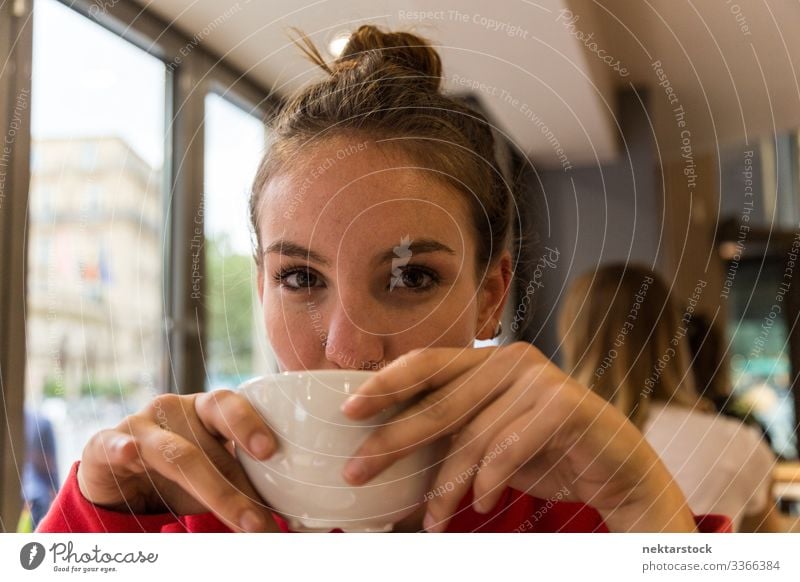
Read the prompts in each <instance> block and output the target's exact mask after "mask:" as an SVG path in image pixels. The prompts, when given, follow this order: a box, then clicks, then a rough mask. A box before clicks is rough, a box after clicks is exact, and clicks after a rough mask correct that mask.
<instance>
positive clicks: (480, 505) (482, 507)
mask: <svg viewBox="0 0 800 582" xmlns="http://www.w3.org/2000/svg"><path fill="white" fill-rule="evenodd" d="M472 509H473V510H474V511H476V512H477V513H486V512H487V511H489V508H488V507H486V502H485V501H484V500H483V499H476V500H475V501H473V502H472Z"/></svg>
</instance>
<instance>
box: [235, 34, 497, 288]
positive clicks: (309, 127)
mask: <svg viewBox="0 0 800 582" xmlns="http://www.w3.org/2000/svg"><path fill="white" fill-rule="evenodd" d="M294 30H297V29H294ZM298 32H299V31H298ZM300 35H301V37H302V41H303V44H304V45H305V46H303V45H301V44H300V43H299V42H298V41H296V40H295V43H296V44H297V45H298V46H300V48H301V49H302V50H303V52H304V53H305V54H306V56H308V57H309V58H310V59H311V61H312V62H314V63H315V64H317V65H318V66H319V67H321V68H322V69H323V70H324V71H325V72H326V73H327V74H328V76H327V77H326V78H325V79H323V80H322V81H319V82H316V83H314V84H311V85H310V86H308V87H305V88H303V89H301V90H300V91H299V92H298V93H297V94H295V95H294V96H293V97H292V98H291V99H289V100H288V102H287V103H286V104H285V106H284V107H282V108H281V110H280V111H279V112H278V114H277V115H276V116H275V117H274V118H273V119H272V120H271V121H270V122H269V124H268V125H269V130H268V133H269V138H270V143H269V144H268V146H267V150H266V153H265V154H264V157H263V159H262V161H261V163H260V165H259V168H258V171H257V173H256V177H255V180H254V182H253V187H252V193H251V197H250V220H251V223H252V228H253V230H254V233H255V260H256V264H257V265H258V266H259V268H260V267H261V260H262V257H261V255H262V252H263V251H262V248H263V247H262V241H261V238H260V233H259V229H258V222H259V220H258V218H259V211H260V207H261V206H262V205H261V204H260V197H261V193H262V192H263V191H264V188H265V187H266V185H267V183H268V182H269V181H270V179H272V178H273V177H275V176H276V175H278V174H279V173H280V172H281V171H283V170H285V169H286V164H287V162H288V161H290V160H292V162H293V163H294V162H295V160H297V159H298V158H297V156H298V155H301V153H302V151H304V150H305V151H308V148H309V147H312V146H313V145H314V144H315V143H318V142H320V141H322V140H324V139H329V138H331V137H334V136H358V137H363V138H366V139H369V140H372V141H378V140H390V142H389V143H391V144H392V145H391V147H395V148H399V150H400V151H401V152H402V153H403V154H405V155H406V156H408V157H409V158H410V159H412V160H413V162H414V163H415V165H419V166H423V167H425V168H430V169H432V170H433V174H434V175H436V176H437V177H438V179H440V180H446V181H447V182H448V183H450V184H451V185H453V186H455V187H456V188H457V189H458V190H459V191H461V192H464V193H465V195H466V196H467V197H468V199H469V206H470V208H471V215H472V223H473V226H474V228H475V234H476V241H477V248H478V251H477V257H476V258H477V269H478V273H479V274H480V273H481V272H482V271H483V269H485V268H486V267H487V266H488V265H490V264H492V263H493V261H494V259H495V258H497V257H498V256H499V254H500V253H501V252H502V251H503V249H504V248H506V245H507V244H508V242H509V237H510V231H511V225H512V223H511V217H512V209H513V204H512V202H513V195H512V193H511V191H510V189H509V188H508V187H507V185H506V183H505V181H504V179H503V176H502V174H501V172H500V170H499V165H498V164H497V160H496V159H495V149H494V137H493V135H492V131H491V127H490V125H489V122H488V121H487V120H486V118H485V117H484V116H483V115H481V114H480V113H479V112H477V111H475V110H473V109H471V108H470V107H468V106H467V105H466V104H464V103H462V102H461V101H460V100H458V99H455V98H452V97H449V96H446V95H444V94H443V93H442V92H441V91H440V85H441V80H442V65H441V60H440V58H439V55H438V53H437V52H436V51H435V50H434V49H433V48H432V47H431V46H430V44H429V43H428V42H427V41H426V40H424V39H423V38H420V37H419V36H416V35H415V34H412V33H408V32H384V31H382V30H380V29H379V28H378V27H376V26H371V25H364V26H360V27H359V28H358V29H357V30H356V31H355V32H353V33H352V35H351V36H350V38H349V40H348V42H347V45H346V46H345V48H344V50H343V52H342V54H341V56H339V58H337V59H336V60H335V61H334V62H333V63H331V64H328V63H326V62H325V60H324V58H323V57H322V56H321V55H320V53H319V51H318V50H317V48H316V47H315V46H314V44H313V42H311V40H309V39H308V37H306V36H305V35H304V34H302V33H300ZM382 143H387V142H383V141H382Z"/></svg>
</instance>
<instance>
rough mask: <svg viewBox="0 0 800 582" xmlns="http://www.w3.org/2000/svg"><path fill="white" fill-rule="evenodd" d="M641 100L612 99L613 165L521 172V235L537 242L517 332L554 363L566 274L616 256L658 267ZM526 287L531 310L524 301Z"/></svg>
mask: <svg viewBox="0 0 800 582" xmlns="http://www.w3.org/2000/svg"><path fill="white" fill-rule="evenodd" d="M642 103H646V99H645V95H644V94H643V93H642V92H641V91H640V92H639V93H638V96H637V94H636V93H635V92H634V91H633V90H630V91H625V92H623V93H620V95H619V97H618V106H617V111H618V115H617V117H616V118H617V121H618V123H619V130H620V131H621V133H620V135H619V139H620V147H619V151H620V155H619V156H618V159H617V160H615V161H614V162H612V163H606V164H599V165H595V166H591V167H576V168H573V169H571V170H567V171H564V170H563V169H561V168H559V169H554V170H538V171H537V170H536V168H535V163H534V168H530V167H529V168H528V170H527V173H526V175H525V176H524V182H525V188H524V192H523V200H524V205H525V207H526V212H525V215H526V223H525V224H524V232H525V234H526V237H530V238H531V240H537V239H538V242H537V243H536V244H535V245H531V247H530V250H529V253H528V258H527V261H528V262H529V263H530V264H529V265H527V266H526V268H525V269H521V270H520V272H519V280H518V297H519V298H520V299H519V301H518V308H520V311H523V310H525V311H528V312H532V313H529V322H528V325H527V327H526V328H524V329H522V330H521V334H520V335H521V338H522V339H525V340H527V341H530V342H532V343H534V344H535V345H536V346H537V347H539V349H541V350H542V351H543V352H544V353H545V354H547V355H548V356H550V357H554V358H555V359H556V360H557V361H558V360H559V357H558V343H559V342H558V337H557V329H556V322H557V315H558V311H557V310H558V307H559V305H560V301H561V298H562V297H563V294H564V292H565V291H566V289H567V286H568V285H569V283H570V282H571V281H572V279H573V278H574V277H576V276H578V275H580V274H582V273H583V272H585V271H587V270H590V269H593V268H595V267H596V266H597V265H599V264H601V263H609V262H615V261H625V262H635V263H643V264H646V265H648V266H650V267H652V268H655V269H656V270H659V267H660V263H661V256H663V254H664V252H665V245H664V244H660V243H661V242H662V240H663V239H664V236H665V233H664V232H663V224H662V216H663V209H662V199H663V197H662V194H661V179H660V176H659V174H658V173H657V167H658V165H657V159H656V148H655V141H654V138H653V134H652V132H651V127H650V124H649V122H648V116H647V111H646V110H645V108H644V107H643V105H642ZM548 249H551V250H548ZM556 255H557V256H558V261H557V262H556V261H553V260H551V259H552V258H553V257H554V256H556ZM545 259H547V260H545ZM553 264H555V266H553ZM537 265H538V268H537ZM526 290H527V291H526ZM526 292H527V295H528V297H529V298H530V299H531V305H534V307H533V309H529V308H527V306H523V298H524V297H525V295H526Z"/></svg>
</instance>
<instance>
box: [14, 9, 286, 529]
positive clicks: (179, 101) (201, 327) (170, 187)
mask: <svg viewBox="0 0 800 582" xmlns="http://www.w3.org/2000/svg"><path fill="white" fill-rule="evenodd" d="M34 1H35V0H16V1H15V2H5V3H0V38H1V39H3V40H2V41H0V62H3V63H7V67H8V69H9V70H10V73H9V74H4V75H2V76H0V120H2V122H3V123H2V127H3V128H4V129H5V128H7V127H9V122H10V120H11V118H12V115H13V114H14V111H13V110H14V98H13V96H14V95H19V94H20V92H21V91H28V97H29V99H30V97H31V95H30V89H31V67H32V56H33V55H32V50H33V2H34ZM58 1H59V2H61V3H62V4H64V5H65V6H67V7H69V8H71V9H73V10H75V11H76V12H78V13H79V14H81V15H83V16H84V17H86V18H89V19H90V20H91V21H93V22H94V23H96V24H99V25H100V26H102V27H104V28H106V29H107V30H109V31H111V32H113V33H115V34H116V35H117V36H119V37H120V38H122V39H123V40H126V41H128V42H131V43H132V44H134V45H135V46H137V47H139V48H140V49H142V50H144V51H145V52H146V53H148V54H150V55H151V56H154V57H156V58H158V59H159V60H161V61H162V62H164V64H165V65H166V71H165V74H166V75H167V79H166V84H165V86H166V91H165V93H166V94H165V118H166V127H165V132H164V136H165V160H164V190H163V191H164V192H165V193H166V194H167V195H166V196H165V199H164V217H165V226H166V229H165V235H164V236H165V247H164V248H165V251H164V252H165V255H164V257H163V266H164V267H163V275H164V280H163V281H164V282H163V287H162V290H163V291H164V296H163V304H164V317H165V326H164V327H165V329H164V333H165V334H166V341H165V346H166V349H167V355H168V357H169V361H170V365H169V366H168V370H167V375H168V377H167V378H164V379H162V380H163V385H164V386H165V390H166V391H169V392H175V393H179V394H188V393H194V392H201V391H202V390H203V387H204V384H205V379H204V378H205V367H204V365H203V350H202V346H203V343H204V339H205V336H206V328H205V312H204V309H203V305H202V299H197V300H194V299H192V293H191V291H192V289H191V268H192V249H191V248H190V247H191V245H190V244H189V243H188V241H189V240H190V239H191V234H192V232H193V229H194V217H195V216H197V214H198V212H199V211H200V209H201V207H202V194H203V184H204V176H203V171H204V168H203V164H204V156H203V153H204V144H203V139H204V136H203V131H201V130H202V127H203V122H204V117H205V107H204V101H205V96H206V93H208V92H214V93H217V94H219V95H221V96H222V97H224V98H225V99H228V100H230V101H231V102H233V103H234V104H236V105H238V106H239V107H241V108H242V109H244V110H245V111H247V112H248V113H250V114H251V115H255V116H256V117H258V118H259V119H261V120H262V121H264V120H266V119H267V118H268V117H269V116H271V115H272V114H273V113H274V112H275V111H276V110H277V108H278V107H280V105H281V100H280V99H279V98H278V97H277V96H275V95H274V94H273V92H272V91H271V90H270V89H269V88H266V87H264V86H262V85H261V84H260V83H259V82H257V81H256V80H255V79H253V78H252V77H251V76H249V75H248V74H247V73H244V72H241V71H239V70H238V69H237V68H235V67H234V66H232V65H231V64H230V63H227V62H225V61H224V60H223V59H222V58H221V57H220V56H219V55H217V54H215V53H213V52H212V51H209V50H208V49H207V48H206V47H204V46H199V45H197V46H196V43H195V42H192V39H190V37H189V36H187V35H185V34H183V33H182V32H180V31H178V30H177V29H175V28H174V27H172V26H171V25H170V23H167V22H166V21H164V20H162V19H161V18H159V17H158V16H156V15H155V14H153V13H152V12H151V11H149V10H148V9H147V8H146V7H142V6H140V5H139V4H138V3H136V2H134V1H133V0H116V1H115V2H113V3H111V2H105V1H103V0H96V1H90V0H71V1H70V0H58ZM187 47H191V50H187ZM184 53H186V54H184ZM4 73H5V71H4ZM29 102H30V101H29ZM29 112H30V107H28V108H27V109H26V111H25V112H24V114H23V115H22V117H23V119H22V123H21V127H20V130H19V132H18V134H17V137H16V140H15V142H14V144H13V147H12V152H11V154H10V155H9V161H8V167H7V175H6V181H5V188H4V193H5V194H6V196H5V200H3V201H2V202H3V204H2V208H1V209H0V233H2V234H1V235H0V280H2V281H3V282H4V283H3V285H0V391H2V398H0V416H2V417H3V418H4V419H7V420H8V423H9V426H8V430H4V431H0V489H2V490H3V491H7V492H9V493H8V494H6V495H3V496H2V498H0V531H14V530H15V529H16V523H17V520H18V518H19V513H20V510H21V499H20V498H19V496H18V495H14V494H13V492H14V491H17V490H19V487H20V467H21V462H20V459H23V458H24V427H23V406H24V400H25V383H24V382H25V366H26V353H25V345H26V341H25V338H26V329H25V309H26V289H25V287H26V277H27V274H26V271H25V265H26V256H25V255H26V253H27V252H28V245H27V220H28V217H27V210H28V196H29V185H30V163H31V161H30V152H31V148H30V146H31V144H30V113H29ZM11 191H13V193H14V195H13V204H12V197H11V195H10V192H11ZM202 252H203V251H202V249H201V250H200V253H201V254H200V257H199V259H200V261H201V264H204V262H205V257H204V256H203V254H202ZM202 281H203V280H202V279H201V285H202ZM202 295H203V294H202V292H201V294H200V296H201V297H202Z"/></svg>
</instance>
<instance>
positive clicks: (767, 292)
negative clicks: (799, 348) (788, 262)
mask: <svg viewBox="0 0 800 582" xmlns="http://www.w3.org/2000/svg"><path fill="white" fill-rule="evenodd" d="M784 263H785V259H784V258H782V257H780V256H768V257H767V258H766V259H765V260H764V262H763V264H762V260H761V259H760V258H758V259H747V260H742V262H741V263H740V264H738V271H737V272H736V278H735V279H734V283H733V286H732V290H731V295H730V305H729V311H728V331H729V333H730V335H731V352H730V353H731V372H732V377H731V381H732V382H733V395H734V396H735V397H736V399H737V400H738V401H739V402H740V403H741V404H740V406H744V407H745V409H746V411H747V412H749V413H751V414H752V415H753V416H754V417H755V418H756V419H757V420H758V421H759V423H760V424H761V425H762V426H763V427H764V429H765V430H766V434H767V436H768V438H769V441H770V444H771V446H772V448H773V450H774V451H775V452H776V453H777V454H778V455H780V456H782V457H783V458H786V459H795V458H797V453H798V450H797V435H796V434H795V426H796V424H795V412H794V411H795V404H794V394H793V392H792V386H791V378H792V370H791V364H790V354H789V347H790V341H791V339H790V329H791V328H792V327H793V326H792V321H794V319H795V315H794V314H793V313H792V310H793V303H794V301H793V300H792V297H791V296H790V295H789V293H790V292H791V286H787V285H786V279H785V274H786V271H785V264H784Z"/></svg>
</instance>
